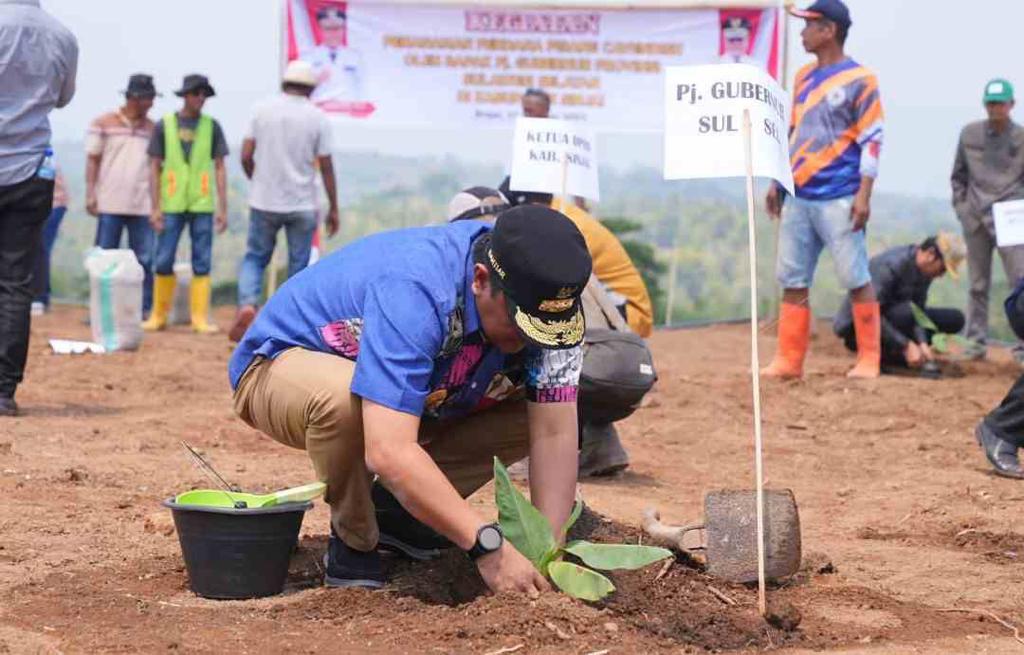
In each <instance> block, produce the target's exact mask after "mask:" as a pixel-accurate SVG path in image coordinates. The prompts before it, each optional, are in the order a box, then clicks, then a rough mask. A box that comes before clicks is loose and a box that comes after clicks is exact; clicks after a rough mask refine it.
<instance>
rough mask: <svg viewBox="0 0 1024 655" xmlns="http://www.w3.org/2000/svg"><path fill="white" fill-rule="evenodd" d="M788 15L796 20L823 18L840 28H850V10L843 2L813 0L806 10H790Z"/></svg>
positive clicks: (841, 0)
mask: <svg viewBox="0 0 1024 655" xmlns="http://www.w3.org/2000/svg"><path fill="white" fill-rule="evenodd" d="M789 13H791V14H792V15H794V16H796V17H798V18H824V19H826V20H830V21H832V22H833V23H835V24H836V25H839V26H841V27H847V28H848V27H850V25H852V24H853V21H851V20H850V10H849V8H847V6H846V3H844V2H843V0H814V2H813V3H812V4H811V6H810V7H807V8H806V9H796V8H793V9H790V10H789Z"/></svg>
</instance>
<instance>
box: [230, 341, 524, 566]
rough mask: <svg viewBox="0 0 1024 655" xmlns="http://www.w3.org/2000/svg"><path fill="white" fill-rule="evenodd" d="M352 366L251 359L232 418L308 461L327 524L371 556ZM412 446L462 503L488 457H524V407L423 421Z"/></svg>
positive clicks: (323, 356)
mask: <svg viewBox="0 0 1024 655" xmlns="http://www.w3.org/2000/svg"><path fill="white" fill-rule="evenodd" d="M354 372H355V362H351V361H349V360H347V359H345V358H343V357H338V356H336V355H329V354H327V353H321V352H314V351H310V350H304V349H302V348H292V349H290V350H286V351H285V352H283V353H281V354H280V355H278V356H277V358H276V359H273V360H270V359H264V358H258V359H256V360H255V361H254V362H253V363H252V364H251V365H250V366H249V368H248V369H247V370H246V372H245V374H244V375H243V376H242V379H241V380H240V381H239V383H238V388H237V389H236V390H235V396H234V404H235V413H236V414H238V416H240V417H241V418H242V420H243V421H245V422H246V423H247V424H249V425H250V426H252V427H253V428H256V429H257V430H259V431H261V432H263V433H264V434H266V435H269V436H270V437H272V438H273V439H274V440H276V441H279V442H281V443H283V444H285V445H286V446H291V447H293V448H300V449H302V450H305V451H306V452H307V453H308V454H309V458H310V460H312V462H313V469H314V470H315V471H316V476H317V479H319V480H321V481H323V482H325V483H327V495H326V500H327V503H328V504H329V505H330V507H331V524H332V526H333V527H334V530H335V532H336V533H337V534H338V536H339V537H341V538H342V540H343V541H344V542H345V543H346V544H347V545H349V546H350V547H352V548H355V549H357V550H362V551H369V550H373V549H374V548H375V547H376V545H377V536H378V532H377V518H376V514H375V511H374V506H373V501H372V500H371V498H370V485H371V483H372V481H373V476H372V473H371V472H370V471H369V470H367V468H366V460H365V457H364V448H363V417H362V401H361V399H360V398H359V396H356V395H354V394H353V393H351V391H350V386H351V384H352V375H353V373H354ZM418 440H419V443H420V445H421V446H422V447H423V448H424V450H426V451H427V454H429V455H430V457H431V458H432V459H433V460H434V462H435V463H436V464H437V466H438V468H440V469H441V471H442V472H443V473H444V474H445V476H446V477H447V478H448V480H449V481H450V482H451V483H452V486H454V487H455V489H456V490H457V491H458V492H459V493H460V494H461V495H462V497H463V498H465V497H467V496H469V495H470V494H472V493H473V492H474V491H476V490H477V489H479V488H480V487H482V486H483V485H485V484H486V483H487V482H488V481H490V479H491V478H492V477H493V458H494V457H495V456H496V457H498V458H499V459H501V461H502V462H504V463H506V464H511V463H512V462H516V461H518V460H520V459H522V458H523V457H525V456H526V455H527V453H528V450H529V429H528V423H527V417H526V403H525V401H521V400H520V401H509V402H504V403H500V404H499V405H497V406H495V407H493V408H490V409H488V410H487V411H485V412H480V413H477V414H473V415H471V416H468V417H465V418H461V419H455V420H450V421H433V420H424V421H423V422H422V423H420V432H419V438H418Z"/></svg>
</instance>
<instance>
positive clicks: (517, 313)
mask: <svg viewBox="0 0 1024 655" xmlns="http://www.w3.org/2000/svg"><path fill="white" fill-rule="evenodd" d="M487 257H488V260H489V261H490V265H491V269H492V270H493V271H494V273H495V276H494V277H495V279H496V280H497V283H498V285H499V286H500V287H501V289H502V290H503V291H504V292H505V297H506V301H507V302H508V306H509V315H510V316H511V317H512V322H513V323H515V325H516V327H517V328H518V329H519V332H520V333H521V334H522V335H523V337H525V338H526V340H527V341H529V342H530V343H532V344H534V345H536V346H539V347H541V348H547V349H559V348H572V347H574V346H578V345H579V344H580V343H582V342H583V328H584V324H583V311H582V310H581V308H580V294H582V293H583V287H585V286H586V284H587V280H588V279H590V270H591V261H590V253H589V252H588V251H587V244H586V242H585V241H584V240H583V235H582V234H580V231H579V230H578V229H577V228H576V226H575V225H574V224H573V222H572V221H570V220H569V219H568V218H566V217H565V216H564V215H562V214H561V213H559V212H557V211H555V210H553V209H551V208H549V207H542V206H539V205H525V206H522V207H513V208H512V209H509V210H507V211H504V212H502V213H501V214H499V215H498V219H497V221H496V222H495V224H494V231H493V232H492V233H491V245H490V248H489V250H488V253H487Z"/></svg>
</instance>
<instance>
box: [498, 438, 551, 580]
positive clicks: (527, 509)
mask: <svg viewBox="0 0 1024 655" xmlns="http://www.w3.org/2000/svg"><path fill="white" fill-rule="evenodd" d="M494 499H495V502H496V503H497V505H498V523H499V524H500V525H501V531H502V532H504V533H505V538H506V539H508V540H509V543H511V544H512V545H513V546H515V548H516V550H518V551H519V552H520V553H522V554H523V556H524V557H526V559H528V560H530V561H531V562H533V565H534V566H535V567H537V569H538V570H540V571H543V570H544V569H543V568H542V565H543V564H544V562H545V560H550V559H551V558H552V551H557V546H556V545H555V538H554V537H553V536H552V534H551V526H550V525H549V524H548V520H547V519H546V518H544V515H543V514H541V513H540V512H539V511H538V510H537V508H536V507H534V506H533V505H531V504H530V501H528V500H526V498H525V497H524V496H523V494H521V493H520V492H519V490H518V489H516V487H515V485H514V484H512V480H511V479H510V478H509V477H508V470H507V469H506V468H505V466H504V465H503V464H502V463H501V461H500V460H499V459H498V458H497V457H495V458H494Z"/></svg>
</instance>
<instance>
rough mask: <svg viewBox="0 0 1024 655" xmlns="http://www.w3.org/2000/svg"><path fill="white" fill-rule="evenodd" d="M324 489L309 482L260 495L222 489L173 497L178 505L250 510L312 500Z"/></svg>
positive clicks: (202, 490) (196, 491) (198, 491)
mask: <svg viewBox="0 0 1024 655" xmlns="http://www.w3.org/2000/svg"><path fill="white" fill-rule="evenodd" d="M326 489H327V485H326V484H324V483H323V482H310V483H309V484H304V485H302V486H301V487H292V488H291V489H283V490H281V491H275V492H274V493H269V494H262V495H259V494H247V493H242V492H240V491H224V490H223V489H195V490H193V491H186V492H185V493H182V494H178V495H177V496H175V498H174V502H176V503H177V504H179V505H201V506H203V507H232V508H235V509H246V508H249V509H252V508H257V507H273V506H274V505H280V504H282V503H299V502H303V501H306V500H312V499H314V498H316V497H318V496H320V495H322V494H323V493H324V491H325V490H326Z"/></svg>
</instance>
